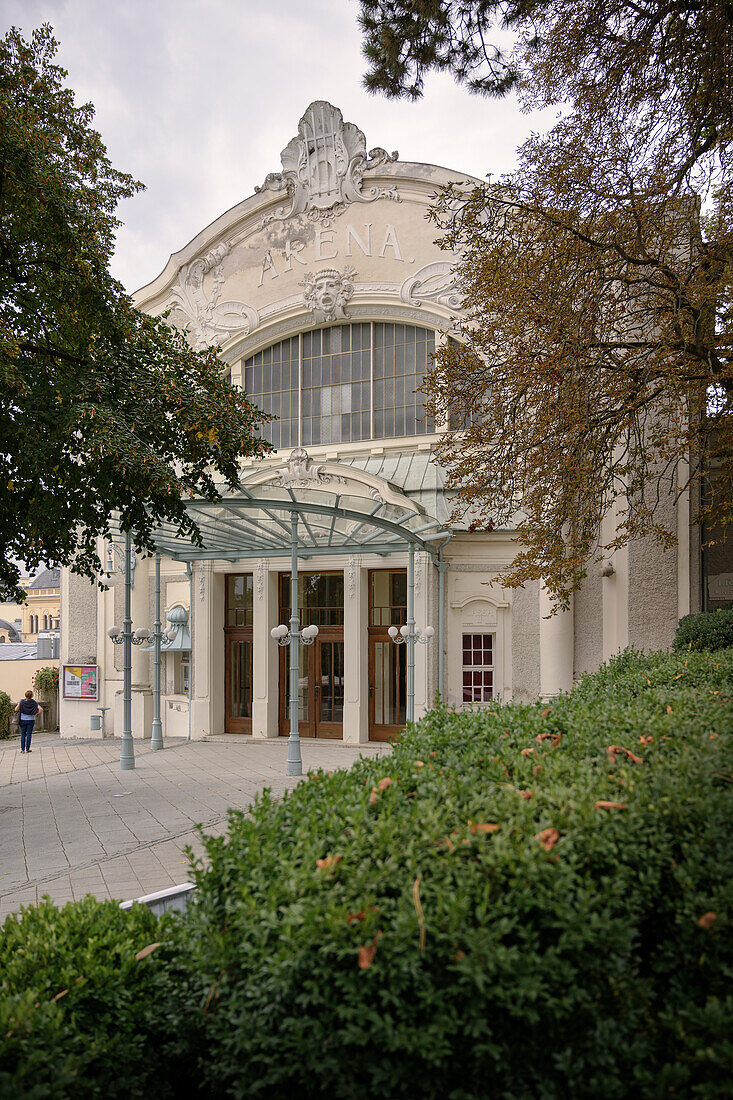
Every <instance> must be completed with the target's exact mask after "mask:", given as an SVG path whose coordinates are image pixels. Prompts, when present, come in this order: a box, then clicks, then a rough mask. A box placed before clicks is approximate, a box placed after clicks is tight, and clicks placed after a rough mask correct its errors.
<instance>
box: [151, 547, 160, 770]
mask: <svg viewBox="0 0 733 1100" xmlns="http://www.w3.org/2000/svg"><path fill="white" fill-rule="evenodd" d="M160 625H161V624H160V554H156V555H155V623H154V624H153V727H152V731H151V734H150V748H151V749H162V748H163V723H162V722H161V720H160V642H161V637H162V632H161V629H160Z"/></svg>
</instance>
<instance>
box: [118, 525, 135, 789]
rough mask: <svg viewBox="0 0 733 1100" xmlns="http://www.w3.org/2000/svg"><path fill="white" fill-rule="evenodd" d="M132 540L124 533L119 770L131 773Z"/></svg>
mask: <svg viewBox="0 0 733 1100" xmlns="http://www.w3.org/2000/svg"><path fill="white" fill-rule="evenodd" d="M131 553H132V540H131V538H130V532H129V531H125V620H124V622H123V624H122V747H121V749H120V769H121V770H122V771H132V769H133V768H134V767H135V747H134V745H133V743H132V615H131V613H130V590H131V588H132V577H131V576H130V555H131Z"/></svg>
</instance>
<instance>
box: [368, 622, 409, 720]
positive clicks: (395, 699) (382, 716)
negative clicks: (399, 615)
mask: <svg viewBox="0 0 733 1100" xmlns="http://www.w3.org/2000/svg"><path fill="white" fill-rule="evenodd" d="M406 649H407V646H406V645H395V643H394V642H393V641H392V639H391V638H390V636H389V634H388V633H387V632H386V630H385V631H382V630H379V629H375V628H373V627H372V628H370V631H369V739H370V741H392V740H393V739H394V737H395V735H396V734H398V733H401V732H402V730H403V729H404V728H405V718H406V713H407V653H406Z"/></svg>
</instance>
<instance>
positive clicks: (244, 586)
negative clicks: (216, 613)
mask: <svg viewBox="0 0 733 1100" xmlns="http://www.w3.org/2000/svg"><path fill="white" fill-rule="evenodd" d="M226 591H227V597H226V625H227V626H252V608H253V591H252V574H251V573H244V574H231V575H230V576H228V577H227V590H226Z"/></svg>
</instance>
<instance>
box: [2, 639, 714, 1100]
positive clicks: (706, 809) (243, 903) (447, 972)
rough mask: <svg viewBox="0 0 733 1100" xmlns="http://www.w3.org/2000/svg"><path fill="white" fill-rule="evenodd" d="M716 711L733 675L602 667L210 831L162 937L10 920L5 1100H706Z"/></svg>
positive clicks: (43, 913)
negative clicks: (188, 1099) (82, 1099)
mask: <svg viewBox="0 0 733 1100" xmlns="http://www.w3.org/2000/svg"><path fill="white" fill-rule="evenodd" d="M732 688H733V650H731V651H727V652H726V651H722V652H720V653H715V654H711V653H689V652H688V653H680V654H655V655H652V656H640V655H638V654H634V653H625V654H623V655H622V656H620V657H618V658H617V659H615V660H614V661H612V662H611V663H610V664H609V665H608V666H605V667H603V668H602V669H601V670H600V671H599V672H598V673H596V674H595V675H593V676H586V677H585V678H584V679H583V680H582V681H581V683H580V684H579V685H577V686H576V688H575V689H574V691H573V692H572V693H571V694H569V695H566V696H561V697H560V698H558V699H556V700H554V701H553V702H552V703H550V704H547V705H543V704H537V705H535V706H519V705H508V706H499V705H497V706H496V707H492V708H489V709H487V710H484V711H481V712H480V713H469V714H453V713H451V712H449V711H448V710H446V709H443V708H437V709H436V710H434V711H433V712H432V713H431V714H430V715H429V716H428V717H427V718H426V719H424V720H423V721H422V722H421V723H419V724H418V725H417V726H416V727H414V728H411V729H410V730H409V731H408V733H407V734H406V736H405V737H404V738H403V740H402V741H401V742H400V743H399V744H398V745H397V746H396V747H395V749H394V751H393V752H392V753H391V754H390V755H388V756H386V757H385V758H383V759H381V760H369V761H367V760H364V761H361V762H360V763H359V764H357V765H356V766H355V767H353V768H352V769H351V770H350V771H348V772H346V771H339V772H336V773H334V774H333V775H327V774H324V773H322V772H316V773H314V774H312V775H311V776H310V777H309V779H308V780H307V781H304V782H303V783H301V784H300V785H299V786H298V787H297V788H296V789H295V790H294V791H293V792H291V793H290V794H288V795H287V796H286V797H285V798H283V799H281V800H279V801H275V800H274V799H272V798H271V797H270V795H268V794H265V795H264V796H263V797H262V798H261V799H260V800H259V802H258V804H257V805H256V806H255V807H254V808H253V810H252V812H251V814H250V815H248V816H245V815H243V814H241V813H232V815H231V820H230V825H229V830H228V834H227V835H225V836H223V837H220V838H208V839H207V840H206V841H205V847H206V856H205V859H204V861H202V862H199V863H197V864H196V865H195V869H194V874H195V877H196V880H197V882H198V885H199V890H198V891H197V892H196V900H195V901H194V902H193V904H192V905H191V906H190V908H189V911H188V912H187V914H186V915H185V916H184V917H182V918H175V919H168V920H167V921H163V922H162V923H161V924H156V922H155V920H154V918H152V917H151V916H150V915H149V914H147V913H144V912H142V913H141V912H137V913H132V914H122V913H120V912H119V911H118V910H115V909H114V906H112V905H110V904H107V905H100V904H98V903H92V902H91V901H88V902H85V903H81V907H80V908H79V907H75V906H72V907H66V908H65V909H64V910H61V911H60V912H58V911H56V910H54V909H53V907H51V906H46V907H45V908H42V909H41V910H39V911H38V913H37V914H35V915H34V913H33V911H26V912H25V913H24V914H23V916H22V918H21V919H15V918H10V920H9V921H8V922H6V925H5V929H4V935H3V941H2V947H1V948H0V973H1V974H2V980H3V982H4V987H3V998H2V1000H0V1066H2V1067H3V1069H2V1074H5V1076H2V1075H0V1094H1V1095H5V1094H6V1093H7V1095H12V1096H14V1097H45V1096H50V1095H51V1083H52V1085H53V1090H52V1091H53V1095H54V1096H56V1097H59V1096H60V1097H65V1096H72V1095H84V1096H87V1095H89V1096H102V1095H103V1094H105V1093H106V1094H107V1095H109V1096H123V1095H130V1096H134V1095H139V1094H142V1093H143V1091H145V1092H148V1091H150V1092H152V1093H153V1094H157V1095H159V1096H162V1097H166V1096H170V1095H174V1096H178V1095H202V1096H206V1097H211V1098H214V1100H218V1098H224V1097H261V1096H262V1097H265V1096H267V1097H268V1098H272V1100H280V1098H282V1100H284V1098H286V1097H287V1098H288V1100H290V1098H292V1097H305V1098H310V1097H313V1098H316V1097H318V1098H319V1100H322V1098H331V1097H333V1098H338V1100H357V1098H358V1100H362V1098H364V1097H370V1098H377V1100H380V1098H384V1100H399V1098H403V1097H404V1098H407V1097H410V1098H414V1097H418V1096H419V1097H425V1098H428V1100H433V1098H434V1100H438V1098H440V1100H484V1098H487V1100H488V1098H491V1100H500V1098H501V1100H524V1098H526V1100H560V1098H563V1100H565V1098H585V1097H587V1098H590V1097H593V1098H594V1100H595V1098H597V1097H603V1098H604V1100H613V1098H620V1097H624V1098H626V1097H642V1098H646V1097H648V1098H652V1097H654V1098H656V1097H669V1096H679V1097H686V1098H687V1097H692V1098H708V1097H710V1098H717V1097H720V1098H722V1097H728V1096H729V1095H730V1080H731V1071H732V1070H733V1042H732V1041H731V1032H730V1020H731V1019H732V1018H733V993H732V990H733V981H732V979H733V948H732V947H731V935H730V931H731V914H732V913H733V845H732V844H731V824H732V821H733V804H732V803H733V794H732V792H731V780H732V778H733V760H732V759H731V756H732V752H731V744H730V741H731V730H733V703H732V702H731V694H732V692H731V689H732ZM158 940H162V941H163V945H162V946H161V947H160V948H158V949H157V950H155V951H154V952H153V953H152V954H151V955H150V956H149V957H148V958H146V959H144V960H142V961H138V960H136V958H135V956H136V954H137V952H138V951H139V949H140V947H141V946H145V944H146V943H148V942H157V941H158ZM79 977H81V978H82V980H81V981H77V978H79ZM65 989H68V990H69V992H68V994H66V993H64V995H63V996H62V997H61V998H60V999H58V1000H57V999H56V997H57V995H58V993H60V992H62V991H63V990H65ZM8 1067H9V1068H8ZM74 1078H76V1080H75V1082H74V1083H72V1079H74ZM39 1090H40V1091H39ZM44 1090H45V1091H44Z"/></svg>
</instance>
